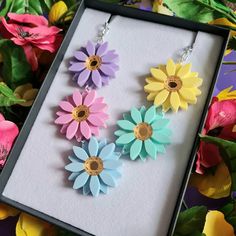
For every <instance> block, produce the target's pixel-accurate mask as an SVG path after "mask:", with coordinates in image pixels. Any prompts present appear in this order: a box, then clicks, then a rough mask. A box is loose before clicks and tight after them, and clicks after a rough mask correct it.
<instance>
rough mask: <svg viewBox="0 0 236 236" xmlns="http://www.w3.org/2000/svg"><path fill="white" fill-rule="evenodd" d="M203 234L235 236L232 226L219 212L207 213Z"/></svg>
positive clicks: (209, 235)
mask: <svg viewBox="0 0 236 236" xmlns="http://www.w3.org/2000/svg"><path fill="white" fill-rule="evenodd" d="M203 233H204V234H205V235H206V236H235V234H234V228H233V226H232V225H231V224H229V223H228V222H227V221H226V220H225V217H224V214H223V213H222V212H220V211H209V212H208V213H207V215H206V222H205V225H204V229H203Z"/></svg>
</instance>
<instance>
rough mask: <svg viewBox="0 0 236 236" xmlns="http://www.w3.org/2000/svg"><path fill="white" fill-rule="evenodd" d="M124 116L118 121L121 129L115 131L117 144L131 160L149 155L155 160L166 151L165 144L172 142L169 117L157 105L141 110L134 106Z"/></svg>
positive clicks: (145, 157) (143, 158)
mask: <svg viewBox="0 0 236 236" xmlns="http://www.w3.org/2000/svg"><path fill="white" fill-rule="evenodd" d="M123 118H124V119H123V120H119V121H118V122H117V124H118V126H119V127H120V129H119V130H117V131H116V132H115V135H116V136H118V138H117V140H116V144H117V145H118V146H122V147H123V151H124V153H125V154H128V155H129V157H130V159H131V160H135V159H137V157H140V158H141V159H142V160H143V161H144V160H146V159H147V157H148V156H150V157H151V158H152V159H154V160H155V159H156V158H157V153H165V146H166V145H167V144H170V135H171V130H170V129H168V128H167V126H168V124H169V119H165V118H164V115H163V113H162V112H157V109H156V107H155V106H151V107H150V108H148V109H146V108H145V107H144V106H143V107H142V108H141V109H139V110H138V109H137V108H135V107H134V108H132V109H131V112H130V113H128V114H124V115H123Z"/></svg>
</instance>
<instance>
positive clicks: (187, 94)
mask: <svg viewBox="0 0 236 236" xmlns="http://www.w3.org/2000/svg"><path fill="white" fill-rule="evenodd" d="M179 94H180V95H181V97H182V98H183V99H184V100H186V102H188V103H192V104H196V102H197V98H196V96H195V94H194V93H193V92H192V91H191V90H190V89H188V88H183V87H182V88H181V89H180V90H179Z"/></svg>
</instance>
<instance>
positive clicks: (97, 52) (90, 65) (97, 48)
mask: <svg viewBox="0 0 236 236" xmlns="http://www.w3.org/2000/svg"><path fill="white" fill-rule="evenodd" d="M107 48H108V43H107V42H105V43H102V44H98V43H97V44H95V45H94V44H93V43H92V42H91V41H88V43H87V46H86V48H81V49H80V50H78V51H76V52H75V53H74V57H75V58H74V60H73V61H70V67H69V70H70V71H72V72H74V73H75V75H74V80H76V81H77V84H78V85H79V86H80V87H83V86H85V85H88V86H91V87H92V86H95V87H98V88H100V87H102V85H106V84H108V82H109V80H110V78H113V77H114V76H115V72H116V71H117V70H118V69H119V67H118V66H117V64H116V62H117V60H118V55H117V54H116V53H115V51H114V50H107Z"/></svg>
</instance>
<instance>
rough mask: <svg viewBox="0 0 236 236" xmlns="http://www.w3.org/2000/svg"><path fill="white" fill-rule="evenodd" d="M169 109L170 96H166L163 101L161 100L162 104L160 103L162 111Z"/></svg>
mask: <svg viewBox="0 0 236 236" xmlns="http://www.w3.org/2000/svg"><path fill="white" fill-rule="evenodd" d="M169 109H170V98H169V97H167V99H166V100H165V102H163V104H162V110H163V112H167V111H168V110H169Z"/></svg>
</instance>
